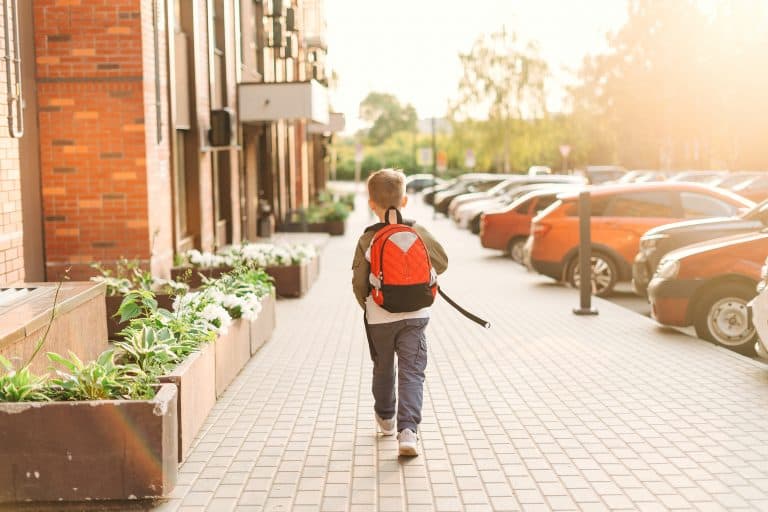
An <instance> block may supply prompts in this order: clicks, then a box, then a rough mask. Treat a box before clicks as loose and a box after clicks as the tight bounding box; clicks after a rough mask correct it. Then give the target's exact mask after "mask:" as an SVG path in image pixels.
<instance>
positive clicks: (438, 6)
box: [325, 0, 627, 133]
mask: <svg viewBox="0 0 768 512" xmlns="http://www.w3.org/2000/svg"><path fill="white" fill-rule="evenodd" d="M626 8H627V7H626V0H463V1H459V0H388V1H386V2H382V1H380V0H379V1H374V0H326V2H325V10H326V17H327V24H328V29H327V41H328V63H329V65H330V67H331V68H332V69H333V70H334V71H335V72H336V73H337V75H338V83H337V84H336V87H335V89H334V90H332V92H331V103H332V107H333V109H334V110H335V111H338V112H343V113H344V114H345V115H346V120H347V129H346V130H345V132H346V133H353V132H355V131H356V130H358V129H359V128H361V127H363V126H364V124H363V123H362V122H361V121H360V120H359V119H358V111H359V105H360V102H361V101H362V100H363V98H365V96H366V95H367V94H368V93H369V92H371V91H378V92H388V93H392V94H394V95H395V96H397V97H398V98H399V99H400V100H401V101H403V102H406V103H411V104H412V105H413V106H414V107H416V110H417V111H418V114H419V117H421V118H427V117H433V116H435V117H440V116H442V115H443V114H444V113H445V111H446V108H447V105H448V101H449V99H450V98H452V97H454V96H455V95H456V92H457V89H458V83H459V79H460V77H461V64H460V62H459V58H458V55H459V53H460V52H466V51H469V49H470V48H471V47H472V44H473V43H474V41H475V40H476V39H477V38H478V36H481V35H483V34H490V33H492V32H496V31H498V30H500V29H501V28H502V26H506V28H507V30H508V31H514V32H516V33H517V35H518V37H519V38H520V39H521V40H523V41H535V42H537V43H538V44H539V47H540V50H541V55H542V57H544V59H545V60H547V61H548V63H549V65H550V68H551V70H552V74H553V77H552V79H551V80H550V85H549V87H548V107H549V109H550V110H551V111H558V110H560V109H561V107H562V98H563V95H564V87H565V86H566V85H568V84H570V83H573V82H574V81H575V73H576V71H577V70H578V68H579V66H580V64H581V61H582V59H583V58H584V56H586V55H589V54H595V53H600V52H602V51H604V50H605V49H607V42H606V34H607V33H608V32H611V31H615V30H617V29H619V28H620V27H621V26H622V25H623V23H624V21H625V20H626Z"/></svg>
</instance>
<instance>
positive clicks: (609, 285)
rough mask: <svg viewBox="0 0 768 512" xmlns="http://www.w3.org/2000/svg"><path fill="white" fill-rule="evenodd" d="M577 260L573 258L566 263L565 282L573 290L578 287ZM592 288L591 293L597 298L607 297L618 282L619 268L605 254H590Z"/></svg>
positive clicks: (576, 257)
mask: <svg viewBox="0 0 768 512" xmlns="http://www.w3.org/2000/svg"><path fill="white" fill-rule="evenodd" d="M578 271H579V258H578V255H577V256H575V257H573V258H572V259H571V261H570V262H569V263H568V268H567V271H566V282H567V283H568V284H570V285H571V286H573V287H574V288H578V287H579V272H578ZM592 271H593V286H592V292H593V293H594V294H595V295H596V296H598V297H609V296H610V295H611V294H612V293H613V289H614V288H615V287H616V283H617V282H618V280H619V266H618V265H617V264H616V262H615V261H614V260H613V258H611V257H610V256H608V255H607V254H605V253H602V252H595V251H593V252H592Z"/></svg>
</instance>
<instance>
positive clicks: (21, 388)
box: [0, 356, 50, 402]
mask: <svg viewBox="0 0 768 512" xmlns="http://www.w3.org/2000/svg"><path fill="white" fill-rule="evenodd" d="M0 366H1V367H2V370H3V371H4V373H2V374H0V402H45V401H47V400H50V398H49V397H48V395H47V394H46V377H44V376H43V377H37V376H35V375H32V373H31V372H30V371H29V366H24V367H23V368H21V369H20V370H16V369H15V367H14V366H13V364H12V363H11V362H10V361H9V360H8V359H6V358H5V357H3V356H0Z"/></svg>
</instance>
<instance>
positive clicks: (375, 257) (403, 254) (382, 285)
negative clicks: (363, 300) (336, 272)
mask: <svg viewBox="0 0 768 512" xmlns="http://www.w3.org/2000/svg"><path fill="white" fill-rule="evenodd" d="M390 210H395V212H396V213H397V224H390V223H389V212H390ZM384 219H385V222H384V224H377V225H375V226H371V228H369V229H370V230H376V234H375V235H374V237H373V240H371V245H370V247H369V248H368V255H369V258H370V262H371V274H370V277H369V281H370V284H371V287H372V289H371V296H372V297H373V301H374V302H375V303H376V304H378V305H379V306H381V307H382V308H384V309H386V310H387V311H389V312H390V313H404V312H408V311H418V310H419V309H422V308H425V307H428V306H431V305H432V303H433V302H434V301H435V296H436V295H437V291H438V287H437V273H436V272H435V269H434V268H432V262H431V261H430V259H429V251H428V250H427V246H426V245H425V244H424V241H423V240H422V239H421V237H420V236H419V235H418V233H417V232H416V230H415V229H413V227H411V225H408V224H404V223H403V217H402V215H401V214H400V211H399V210H397V209H395V208H389V209H388V210H387V212H386V213H385V214H384Z"/></svg>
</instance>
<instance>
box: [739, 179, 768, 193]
mask: <svg viewBox="0 0 768 512" xmlns="http://www.w3.org/2000/svg"><path fill="white" fill-rule="evenodd" d="M767 187H768V176H758V177H756V178H752V179H750V180H747V181H745V182H743V183H740V184H739V185H737V186H735V187H733V190H735V191H736V192H745V191H747V190H749V189H752V188H756V189H764V188H767Z"/></svg>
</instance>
